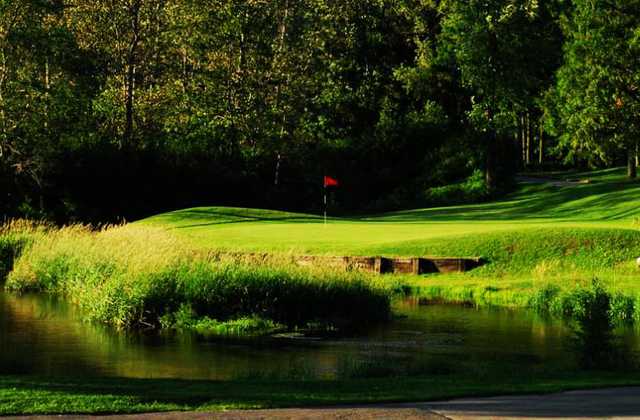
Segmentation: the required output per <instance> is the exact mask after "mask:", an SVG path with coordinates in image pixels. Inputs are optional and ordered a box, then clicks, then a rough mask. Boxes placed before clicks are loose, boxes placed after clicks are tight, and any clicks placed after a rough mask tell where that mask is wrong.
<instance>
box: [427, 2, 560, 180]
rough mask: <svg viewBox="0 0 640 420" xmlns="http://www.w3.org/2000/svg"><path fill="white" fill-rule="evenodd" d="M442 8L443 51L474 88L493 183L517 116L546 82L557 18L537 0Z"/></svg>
mask: <svg viewBox="0 0 640 420" xmlns="http://www.w3.org/2000/svg"><path fill="white" fill-rule="evenodd" d="M441 11H442V13H443V14H444V20H443V23H442V26H443V30H442V35H441V39H440V46H441V50H442V52H443V53H444V56H445V57H448V58H449V59H450V60H453V61H454V63H455V64H454V65H455V67H456V68H457V70H458V71H459V74H460V79H461V80H462V83H463V84H464V86H465V87H467V88H468V89H469V91H470V94H471V103H472V108H471V111H470V113H469V120H470V122H471V124H472V125H473V127H475V129H476V130H477V132H479V133H482V135H483V137H484V142H485V145H484V147H485V156H486V164H485V174H486V183H487V186H488V187H489V188H494V187H495V186H496V183H497V179H496V176H497V173H496V170H497V164H498V162H497V161H496V160H497V157H498V156H499V155H501V154H502V153H501V152H502V148H503V146H504V138H505V137H507V135H508V134H509V133H510V132H512V131H513V129H514V126H515V118H514V117H515V115H516V114H517V112H519V111H521V110H523V109H526V108H527V107H528V106H530V103H531V102H532V100H533V98H535V97H536V96H537V95H539V93H540V92H541V90H542V88H543V87H544V84H545V83H548V80H549V74H550V72H551V71H552V69H553V66H554V59H553V58H554V57H553V55H552V54H548V52H549V51H552V49H553V45H554V42H555V40H556V37H555V36H554V22H553V20H552V19H550V17H549V12H548V10H547V9H546V7H545V6H542V5H540V4H539V3H538V1H537V0H526V1H514V0H468V1H462V0H450V1H445V2H442V4H441Z"/></svg>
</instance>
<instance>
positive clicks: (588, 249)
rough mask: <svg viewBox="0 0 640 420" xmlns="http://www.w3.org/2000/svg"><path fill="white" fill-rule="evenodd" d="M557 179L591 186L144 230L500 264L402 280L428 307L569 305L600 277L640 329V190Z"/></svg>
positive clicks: (237, 242) (218, 242)
mask: <svg viewBox="0 0 640 420" xmlns="http://www.w3.org/2000/svg"><path fill="white" fill-rule="evenodd" d="M555 175H556V176H558V177H559V178H565V177H570V178H572V179H589V180H590V183H588V184H563V183H546V182H539V183H522V184H520V185H519V187H518V188H517V190H516V191H514V192H513V193H512V194H510V195H508V196H506V197H504V198H502V199H501V200H498V201H495V202H490V203H483V204H474V205H461V206H452V207H440V208H428V209H416V210H408V211H402V212H395V213H388V214H381V215H376V216H366V217H357V218H354V217H351V218H333V219H331V220H330V223H329V224H328V225H327V226H324V225H323V224H322V219H321V218H319V217H317V216H314V215H305V214H295V213H283V212H277V211H269V210H255V209H237V208H218V207H210V208H194V209H185V210H179V211H175V212H170V213H165V214H161V215H158V216H155V217H152V218H149V219H146V220H143V221H140V222H138V223H139V224H141V225H152V226H159V227H163V228H165V229H169V230H170V231H172V232H174V233H176V234H177V235H179V236H180V237H182V238H184V239H185V240H187V241H189V242H190V243H192V244H193V245H194V246H196V247H199V248H201V249H208V248H211V247H215V248H216V249H235V250H244V251H248V252H253V251H260V252H275V253H298V254H330V255H385V256H457V257H483V258H484V259H485V260H486V261H487V262H488V263H487V264H486V265H485V266H484V267H482V268H480V269H478V270H474V271H472V272H469V273H466V274H454V275H440V276H424V277H401V278H399V279H395V280H394V281H397V280H399V281H400V282H402V283H403V284H404V285H405V286H406V289H407V290H411V291H412V293H414V294H416V295H418V296H421V297H424V298H426V299H435V300H444V301H464V302H473V303H476V304H479V305H501V306H513V307H557V306H562V302H565V301H566V300H567V299H568V297H571V296H572V295H573V294H575V293H576V292H577V291H579V290H580V289H583V288H585V287H588V286H589V284H590V283H591V281H592V279H593V278H598V279H599V280H600V281H601V283H602V284H603V286H604V287H605V288H606V289H607V290H608V291H609V292H610V293H611V294H612V296H614V298H615V299H614V300H615V302H617V304H618V306H619V307H620V306H624V307H625V308H624V311H623V312H624V315H623V316H621V317H622V318H630V317H632V318H636V319H640V301H639V299H638V296H640V282H639V281H637V279H638V277H640V271H639V270H638V268H637V267H636V265H635V258H636V257H638V256H640V229H639V228H640V224H639V218H640V207H639V206H638V205H637V202H638V201H637V200H638V199H640V183H637V182H634V181H629V180H627V179H626V178H625V173H624V170H622V169H614V170H605V171H597V172H589V173H572V174H570V175H566V176H564V175H563V174H555ZM545 299H546V301H545ZM543 301H545V303H544V304H541V302H543Z"/></svg>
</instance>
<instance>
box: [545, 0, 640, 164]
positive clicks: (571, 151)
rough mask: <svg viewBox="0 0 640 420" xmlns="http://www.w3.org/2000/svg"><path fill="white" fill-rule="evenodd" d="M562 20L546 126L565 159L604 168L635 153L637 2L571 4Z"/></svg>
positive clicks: (581, 0) (639, 24) (579, 0)
mask: <svg viewBox="0 0 640 420" xmlns="http://www.w3.org/2000/svg"><path fill="white" fill-rule="evenodd" d="M572 6H573V7H572V8H570V10H568V11H567V12H566V13H565V14H564V16H563V19H562V28H563V32H564V35H565V38H566V41H565V44H564V63H563V65H562V67H561V69H560V70H559V71H558V74H557V86H556V89H555V91H554V93H553V100H552V105H551V106H550V108H551V109H550V113H549V116H550V117H551V118H550V125H551V126H552V127H553V128H555V132H556V134H557V135H558V136H559V138H560V139H561V142H562V145H563V146H564V150H566V156H567V159H568V160H574V161H575V160H579V159H582V160H587V161H591V162H605V163H610V162H612V161H614V160H615V159H616V157H617V156H616V155H617V154H618V151H619V150H620V149H622V150H627V149H628V150H629V151H630V153H632V154H635V153H636V152H635V148H636V144H637V140H636V138H637V132H638V128H639V127H638V122H637V117H636V116H637V115H638V112H639V110H640V108H639V106H640V102H639V100H638V99H639V98H638V95H637V91H636V88H635V86H636V84H637V80H638V75H637V64H638V63H637V57H638V54H639V52H640V50H638V48H639V47H640V44H639V43H638V42H637V40H638V28H639V27H640V12H639V11H638V10H640V9H639V6H640V4H639V3H638V2H637V1H634V0H632V1H627V0H617V1H591V0H574V1H573V2H572Z"/></svg>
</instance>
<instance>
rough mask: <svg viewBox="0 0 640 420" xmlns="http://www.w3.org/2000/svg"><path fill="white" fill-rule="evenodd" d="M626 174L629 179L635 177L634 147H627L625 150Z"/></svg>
mask: <svg viewBox="0 0 640 420" xmlns="http://www.w3.org/2000/svg"><path fill="white" fill-rule="evenodd" d="M627 176H628V177H629V178H630V179H636V176H637V170H636V150H635V147H629V149H628V150H627Z"/></svg>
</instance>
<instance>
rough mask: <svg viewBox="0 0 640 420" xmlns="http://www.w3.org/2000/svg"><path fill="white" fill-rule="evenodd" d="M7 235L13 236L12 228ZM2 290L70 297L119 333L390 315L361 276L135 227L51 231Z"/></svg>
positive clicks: (18, 263) (383, 292) (346, 321)
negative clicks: (235, 252) (211, 247)
mask: <svg viewBox="0 0 640 420" xmlns="http://www.w3.org/2000/svg"><path fill="white" fill-rule="evenodd" d="M4 231H5V232H9V234H6V235H5V236H10V234H11V233H10V232H12V228H11V226H9V227H5V228H4ZM6 288H7V289H9V290H13V291H19V292H26V291H36V292H49V293H54V294H57V295H61V296H64V297H65V298H66V299H68V300H70V301H72V302H73V303H75V304H77V305H79V306H80V307H81V308H82V309H83V313H84V314H86V317H87V318H88V319H90V320H94V321H99V322H103V323H107V324H111V325H113V326H115V327H118V328H140V327H150V328H151V327H154V328H155V327H159V326H160V325H161V324H162V325H163V326H165V327H166V326H170V325H171V324H172V320H174V321H176V322H177V320H179V319H184V317H182V318H181V317H180V316H178V317H176V316H175V315H176V314H179V313H184V312H185V310H186V309H185V308H188V311H189V314H190V317H191V318H192V319H193V320H194V321H193V324H194V325H199V326H202V325H207V324H208V325H215V326H216V328H218V327H219V325H220V322H226V321H233V320H237V319H256V318H260V319H265V320H271V321H273V323H280V324H285V325H287V326H289V327H300V326H304V325H305V324H307V323H310V322H325V323H331V324H334V325H338V326H342V325H345V326H346V325H349V326H356V325H362V324H365V323H368V322H376V321H381V320H384V319H387V318H388V317H389V314H390V295H389V292H388V291H387V289H386V288H384V287H382V286H380V285H377V283H376V282H375V281H373V280H370V279H369V278H367V276H366V275H364V274H361V273H345V272H339V271H333V270H329V269H303V268H300V267H296V266H294V265H293V264H290V263H288V260H287V258H286V257H282V258H263V259H262V260H261V261H259V263H258V261H256V260H255V259H250V258H248V257H247V258H240V257H229V256H224V255H216V254H207V253H204V252H202V251H197V250H195V249H194V248H192V247H191V246H190V244H189V243H188V242H186V241H185V240H182V239H179V238H177V237H175V236H174V235H172V234H170V233H168V232H166V231H165V230H162V229H157V228H149V227H140V226H132V225H125V226H108V227H105V228H103V229H101V230H99V231H93V230H91V229H90V228H88V227H86V226H81V225H75V226H69V227H64V228H61V229H49V230H48V231H47V232H46V233H44V234H39V235H38V238H37V240H32V241H30V242H28V244H27V245H25V246H24V249H23V251H22V252H21V253H20V255H19V256H18V258H17V259H16V260H15V263H14V267H13V270H12V271H11V272H10V273H9V276H8V279H7V283H6ZM198 319H200V320H202V321H203V322H197V320H198ZM161 321H162V323H161ZM273 323H271V324H270V323H269V321H267V322H266V324H265V325H275V324H273ZM183 324H184V322H183ZM240 324H243V325H244V324H251V323H247V322H240ZM240 324H238V323H236V324H233V323H232V324H229V325H231V326H233V325H236V326H237V325H240ZM254 324H255V323H254ZM254 324H251V325H254ZM258 324H259V323H258ZM183 326H184V325H183ZM225 328H227V327H225Z"/></svg>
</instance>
